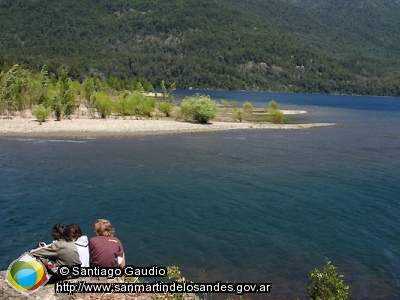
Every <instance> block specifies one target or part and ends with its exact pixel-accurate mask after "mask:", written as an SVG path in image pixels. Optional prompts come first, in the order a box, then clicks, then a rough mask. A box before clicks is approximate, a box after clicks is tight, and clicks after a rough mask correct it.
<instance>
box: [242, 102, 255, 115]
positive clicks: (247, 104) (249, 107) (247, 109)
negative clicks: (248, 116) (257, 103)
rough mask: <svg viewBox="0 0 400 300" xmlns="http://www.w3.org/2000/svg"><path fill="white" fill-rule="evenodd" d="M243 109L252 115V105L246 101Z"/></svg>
mask: <svg viewBox="0 0 400 300" xmlns="http://www.w3.org/2000/svg"><path fill="white" fill-rule="evenodd" d="M243 109H244V111H245V112H248V113H252V112H253V104H251V103H250V102H249V101H247V100H246V102H245V103H244V104H243Z"/></svg>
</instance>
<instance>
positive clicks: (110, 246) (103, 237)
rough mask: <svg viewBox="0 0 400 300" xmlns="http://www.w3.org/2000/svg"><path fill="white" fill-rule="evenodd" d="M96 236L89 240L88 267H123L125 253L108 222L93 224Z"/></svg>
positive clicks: (99, 221)
mask: <svg viewBox="0 0 400 300" xmlns="http://www.w3.org/2000/svg"><path fill="white" fill-rule="evenodd" d="M94 232H95V233H96V236H95V237H93V238H91V239H90V242H89V252H90V265H92V266H97V267H114V268H115V267H121V268H123V267H125V253H124V248H123V246H122V243H121V241H120V240H119V239H118V238H116V237H115V236H114V232H115V230H114V228H113V227H112V225H111V223H110V221H108V220H105V219H98V220H97V221H96V222H94Z"/></svg>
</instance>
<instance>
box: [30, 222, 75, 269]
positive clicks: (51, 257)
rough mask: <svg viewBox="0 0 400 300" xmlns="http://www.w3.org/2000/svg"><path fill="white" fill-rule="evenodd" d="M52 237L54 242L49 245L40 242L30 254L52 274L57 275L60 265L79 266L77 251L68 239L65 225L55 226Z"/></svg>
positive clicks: (58, 224)
mask: <svg viewBox="0 0 400 300" xmlns="http://www.w3.org/2000/svg"><path fill="white" fill-rule="evenodd" d="M52 236H53V239H54V241H53V242H52V243H51V244H49V245H46V244H45V243H44V242H40V243H39V248H37V249H33V250H31V251H30V253H31V254H32V255H33V256H34V257H36V258H37V259H39V260H40V261H41V262H42V263H43V264H44V265H45V266H46V268H47V269H48V271H49V272H51V273H52V274H57V272H58V267H59V266H62V265H68V266H74V265H80V264H81V261H80V259H79V254H78V249H77V247H76V245H75V244H74V243H73V242H72V241H71V240H70V238H69V234H68V227H67V225H65V224H61V223H57V224H55V225H54V226H53V229H52Z"/></svg>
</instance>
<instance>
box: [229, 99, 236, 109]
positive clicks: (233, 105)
mask: <svg viewBox="0 0 400 300" xmlns="http://www.w3.org/2000/svg"><path fill="white" fill-rule="evenodd" d="M230 104H231V106H232V108H233V109H235V108H236V107H237V106H238V102H237V101H231V102H230Z"/></svg>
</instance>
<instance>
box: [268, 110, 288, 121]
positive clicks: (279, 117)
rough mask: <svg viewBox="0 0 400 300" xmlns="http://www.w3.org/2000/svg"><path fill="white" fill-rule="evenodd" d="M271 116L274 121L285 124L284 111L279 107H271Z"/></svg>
mask: <svg viewBox="0 0 400 300" xmlns="http://www.w3.org/2000/svg"><path fill="white" fill-rule="evenodd" d="M269 117H270V119H271V121H272V123H279V124H283V121H284V119H285V118H284V116H283V113H282V112H281V111H279V110H277V109H270V111H269Z"/></svg>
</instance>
